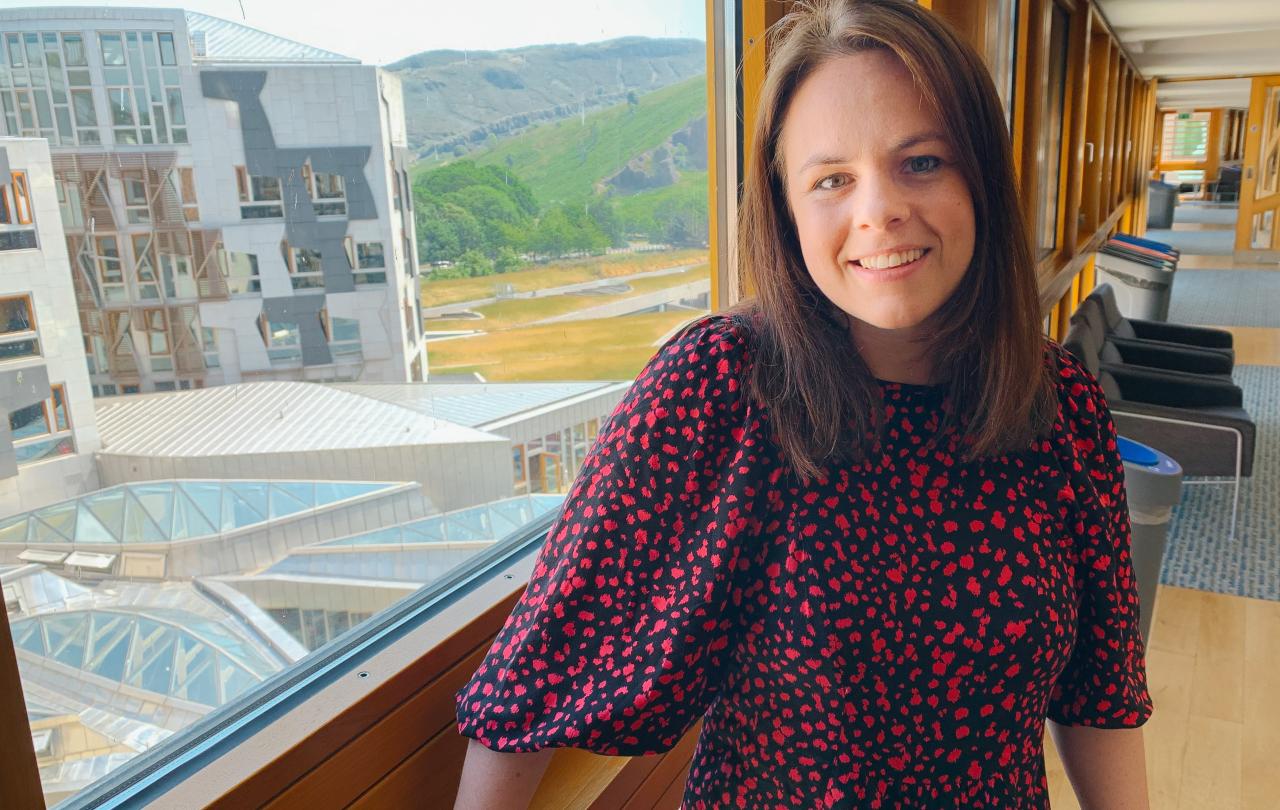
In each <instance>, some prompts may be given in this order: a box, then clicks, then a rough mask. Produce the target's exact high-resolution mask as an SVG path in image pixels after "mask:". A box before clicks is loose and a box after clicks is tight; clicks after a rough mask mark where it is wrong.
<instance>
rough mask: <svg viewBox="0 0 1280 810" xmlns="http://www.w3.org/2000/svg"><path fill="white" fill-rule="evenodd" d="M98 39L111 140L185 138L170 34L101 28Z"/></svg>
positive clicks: (142, 141)
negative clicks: (100, 47)
mask: <svg viewBox="0 0 1280 810" xmlns="http://www.w3.org/2000/svg"><path fill="white" fill-rule="evenodd" d="M98 42H99V44H100V45H101V46H102V77H103V80H104V82H105V83H106V85H107V99H108V103H109V105H110V107H111V126H112V132H113V134H114V136H115V142H116V143H117V144H124V145H131V144H152V143H186V142H187V119H186V111H185V110H184V109H183V106H182V89H181V87H180V81H179V76H178V67H177V59H176V53H175V52H174V50H173V34H172V33H166V32H160V33H157V32H154V31H125V32H123V33H116V32H112V33H105V32H104V33H100V34H99V35H98ZM166 60H167V61H166Z"/></svg>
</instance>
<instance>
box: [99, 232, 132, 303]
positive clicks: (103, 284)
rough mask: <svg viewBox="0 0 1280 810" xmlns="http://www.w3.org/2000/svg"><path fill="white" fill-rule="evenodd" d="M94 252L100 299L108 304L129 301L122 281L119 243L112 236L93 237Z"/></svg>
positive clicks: (122, 272) (122, 273)
mask: <svg viewBox="0 0 1280 810" xmlns="http://www.w3.org/2000/svg"><path fill="white" fill-rule="evenodd" d="M94 245H95V246H96V247H97V252H96V253H95V254H94V259H95V260H96V265H97V271H98V286H99V289H100V290H101V291H102V300H103V301H105V302H106V303H108V304H124V303H128V301H129V291H128V289H127V288H126V287H125V283H124V271H123V270H122V269H121V263H120V244H119V242H117V241H116V238H115V237H114V236H99V237H97V238H95V239H94Z"/></svg>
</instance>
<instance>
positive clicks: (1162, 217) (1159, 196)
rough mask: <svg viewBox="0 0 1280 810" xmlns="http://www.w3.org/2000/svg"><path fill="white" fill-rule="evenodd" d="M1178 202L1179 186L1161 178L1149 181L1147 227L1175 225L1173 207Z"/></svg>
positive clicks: (1167, 227) (1169, 226) (1165, 227)
mask: <svg viewBox="0 0 1280 810" xmlns="http://www.w3.org/2000/svg"><path fill="white" fill-rule="evenodd" d="M1177 204H1178V187H1177V186H1174V185H1170V184H1169V183H1161V182H1160V181H1159V180H1151V181H1148V183H1147V227H1148V228H1164V229H1166V230H1167V229H1169V228H1172V227H1173V207H1174V206H1175V205H1177Z"/></svg>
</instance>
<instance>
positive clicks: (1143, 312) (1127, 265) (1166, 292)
mask: <svg viewBox="0 0 1280 810" xmlns="http://www.w3.org/2000/svg"><path fill="white" fill-rule="evenodd" d="M1094 266H1095V267H1096V268H1097V281H1098V283H1099V284H1102V283H1103V282H1107V283H1110V284H1111V288H1112V289H1113V290H1115V294H1116V307H1117V308H1118V309H1119V310H1120V314H1121V315H1124V316H1125V317H1126V318H1138V319H1140V320H1144V321H1163V320H1165V319H1166V318H1168V317H1169V298H1170V296H1171V295H1172V293H1173V274H1174V272H1175V271H1176V270H1177V269H1178V265H1177V263H1176V262H1174V261H1172V260H1170V259H1167V258H1162V257H1156V256H1152V255H1150V253H1149V252H1140V251H1137V250H1126V249H1124V248H1123V247H1120V246H1114V245H1112V244H1110V243H1108V244H1107V245H1106V246H1104V247H1103V248H1102V250H1099V251H1098V254H1097V257H1096V260H1095V262H1094Z"/></svg>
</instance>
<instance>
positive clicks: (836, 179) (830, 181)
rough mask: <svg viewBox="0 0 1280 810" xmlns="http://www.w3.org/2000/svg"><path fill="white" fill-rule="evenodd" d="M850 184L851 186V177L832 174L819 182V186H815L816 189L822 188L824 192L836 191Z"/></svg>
mask: <svg viewBox="0 0 1280 810" xmlns="http://www.w3.org/2000/svg"><path fill="white" fill-rule="evenodd" d="M848 184H849V175H847V174H832V175H828V176H827V177H824V178H822V179H821V180H819V181H818V182H817V184H815V185H814V188H820V189H822V190H823V191H834V190H835V189H838V188H843V187H844V186H846V185H848Z"/></svg>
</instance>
